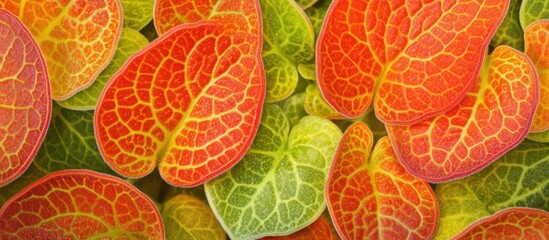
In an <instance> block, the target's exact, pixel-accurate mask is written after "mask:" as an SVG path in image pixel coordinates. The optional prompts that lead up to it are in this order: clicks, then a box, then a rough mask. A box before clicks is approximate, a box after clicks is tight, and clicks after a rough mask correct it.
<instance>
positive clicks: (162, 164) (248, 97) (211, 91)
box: [95, 2, 265, 187]
mask: <svg viewBox="0 0 549 240" xmlns="http://www.w3.org/2000/svg"><path fill="white" fill-rule="evenodd" d="M251 9H255V11H254V12H252V10H251ZM240 13H242V14H244V13H247V14H250V16H245V17H244V18H246V19H254V17H253V16H255V19H256V21H252V22H248V23H247V25H249V26H248V27H244V26H239V27H238V28H233V25H232V24H233V23H230V24H225V23H223V22H221V21H213V20H212V21H201V22H196V23H191V24H184V25H181V26H178V27H176V28H174V29H172V30H171V31H169V32H167V33H165V34H164V35H162V36H161V37H160V38H158V39H157V40H155V41H154V42H153V43H151V44H150V45H149V46H147V47H146V48H145V49H143V50H141V51H140V52H138V53H137V54H135V55H133V56H132V57H131V58H130V59H129V60H128V61H127V62H126V64H125V65H124V66H123V67H122V69H121V70H120V71H119V72H118V73H117V74H116V75H115V76H113V78H112V79H111V80H110V82H109V83H108V84H107V86H106V87H105V90H104V91H103V92H102V94H101V97H100V99H99V101H98V106H97V110H96V112H95V127H96V132H95V133H96V138H97V143H98V146H99V150H100V151H101V154H102V155H103V158H104V159H105V161H106V162H107V163H108V164H109V166H111V167H112V168H113V169H114V170H115V171H116V172H117V173H119V174H120V175H123V176H127V177H134V178H135V177H143V176H145V175H147V174H148V173H150V172H151V171H152V170H153V169H154V168H155V165H156V164H157V163H158V168H159V170H160V174H161V175H162V177H163V178H164V179H165V180H166V181H167V182H168V183H170V184H172V185H175V186H180V187H192V186H196V185H199V184H202V183H203V182H205V181H207V180H209V179H211V178H213V177H215V176H217V175H219V174H220V173H222V172H224V171H226V170H227V169H229V168H230V167H232V166H233V165H234V164H236V163H237V162H238V161H239V160H240V159H241V158H242V157H243V156H244V153H245V152H246V150H247V149H248V148H249V147H250V145H251V143H252V140H253V137H254V135H255V133H256V131H257V126H258V124H259V120H260V115H261V110H262V104H263V100H264V97H265V75H264V73H263V66H262V62H261V59H260V58H261V42H262V38H261V35H260V34H259V31H255V30H254V29H259V26H255V25H253V24H254V23H259V22H260V20H258V19H259V14H260V13H259V5H258V3H257V2H254V4H249V3H248V4H246V5H245V6H244V7H243V9H240ZM233 15H235V16H236V15H237V14H233ZM243 29H248V31H241V30H243Z"/></svg>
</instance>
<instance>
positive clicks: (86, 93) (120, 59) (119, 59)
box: [58, 28, 149, 110]
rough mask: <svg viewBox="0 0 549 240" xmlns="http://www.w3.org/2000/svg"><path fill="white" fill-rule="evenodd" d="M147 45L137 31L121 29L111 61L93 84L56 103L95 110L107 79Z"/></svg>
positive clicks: (73, 107) (72, 107)
mask: <svg viewBox="0 0 549 240" xmlns="http://www.w3.org/2000/svg"><path fill="white" fill-rule="evenodd" d="M148 43H149V41H148V40H147V39H146V38H145V37H144V36H143V35H141V33H139V32H138V31H135V30H132V29H130V28H123V29H122V33H121V35H120V41H118V47H117V48H116V53H115V54H114V57H113V59H112V61H111V62H110V64H109V65H108V66H107V68H105V70H103V72H101V74H100V75H99V76H98V77H97V79H96V80H95V82H94V83H93V84H92V85H91V86H90V87H89V88H86V89H84V90H83V91H81V92H78V93H76V94H75V95H74V96H72V97H70V98H69V99H67V100H65V101H58V103H59V104H60V105H61V106H63V107H65V108H70V109H76V110H91V109H95V106H96V105H97V100H98V98H99V95H101V91H103V88H105V85H107V82H108V81H109V79H110V78H111V77H112V76H113V75H114V74H115V73H116V72H117V71H118V70H119V69H120V67H122V65H124V63H125V62H126V60H127V59H128V58H129V57H130V56H131V55H133V54H134V53H136V52H137V51H139V50H140V49H141V48H143V47H145V46H146V45H147V44H148Z"/></svg>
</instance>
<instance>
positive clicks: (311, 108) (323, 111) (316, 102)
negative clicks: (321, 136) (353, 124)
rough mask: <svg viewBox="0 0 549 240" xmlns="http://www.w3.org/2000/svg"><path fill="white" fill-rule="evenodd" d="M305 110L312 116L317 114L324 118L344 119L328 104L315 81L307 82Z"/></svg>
mask: <svg viewBox="0 0 549 240" xmlns="http://www.w3.org/2000/svg"><path fill="white" fill-rule="evenodd" d="M304 104H305V111H306V112H307V113H309V114H310V115H313V116H319V117H322V118H326V119H344V118H345V117H344V116H341V114H339V113H338V112H337V111H336V110H334V109H333V108H332V106H330V105H329V104H328V103H327V102H326V100H324V97H322V93H321V92H320V90H319V89H318V86H317V85H316V83H312V84H309V86H307V90H305V103H304Z"/></svg>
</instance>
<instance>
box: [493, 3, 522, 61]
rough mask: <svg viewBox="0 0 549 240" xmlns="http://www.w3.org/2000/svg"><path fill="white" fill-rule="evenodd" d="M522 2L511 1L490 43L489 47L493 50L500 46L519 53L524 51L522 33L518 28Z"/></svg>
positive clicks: (520, 28) (519, 27)
mask: <svg viewBox="0 0 549 240" xmlns="http://www.w3.org/2000/svg"><path fill="white" fill-rule="evenodd" d="M521 3H522V0H511V1H510V3H509V10H508V11H507V16H505V19H504V20H503V22H501V25H500V26H499V27H498V30H497V31H496V34H494V37H493V38H492V41H491V42H490V47H492V48H495V47H497V46H500V45H507V46H510V47H512V48H514V49H517V50H519V51H523V50H524V40H523V38H522V36H523V35H524V32H523V31H522V27H521V26H520V20H519V14H520V5H521Z"/></svg>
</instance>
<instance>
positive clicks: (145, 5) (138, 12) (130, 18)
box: [120, 0, 154, 31]
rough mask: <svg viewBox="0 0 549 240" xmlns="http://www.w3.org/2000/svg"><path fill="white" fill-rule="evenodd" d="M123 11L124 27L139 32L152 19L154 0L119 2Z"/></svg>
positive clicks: (121, 0)
mask: <svg viewBox="0 0 549 240" xmlns="http://www.w3.org/2000/svg"><path fill="white" fill-rule="evenodd" d="M120 3H122V10H123V11H124V27H125V28H131V29H134V30H138V31H139V30H141V29H142V28H143V27H145V26H146V25H147V23H149V22H150V21H151V20H152V19H153V7H154V0H139V1H135V0H120Z"/></svg>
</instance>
